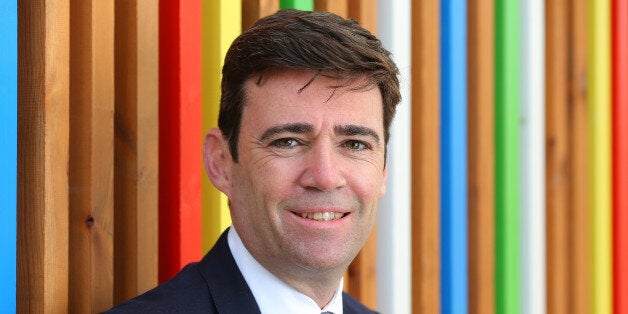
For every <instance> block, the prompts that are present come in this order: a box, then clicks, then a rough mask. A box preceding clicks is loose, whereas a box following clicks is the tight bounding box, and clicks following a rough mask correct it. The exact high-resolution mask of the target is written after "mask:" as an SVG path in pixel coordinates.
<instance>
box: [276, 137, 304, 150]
mask: <svg viewBox="0 0 628 314" xmlns="http://www.w3.org/2000/svg"><path fill="white" fill-rule="evenodd" d="M270 144H271V145H272V146H275V147H279V148H291V147H295V146H297V145H299V141H297V140H296V139H293V138H280V139H278V140H274V141H272V142H271V143H270Z"/></svg>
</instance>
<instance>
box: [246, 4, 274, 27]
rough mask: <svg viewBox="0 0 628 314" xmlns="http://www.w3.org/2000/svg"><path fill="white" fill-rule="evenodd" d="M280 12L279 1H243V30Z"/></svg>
mask: <svg viewBox="0 0 628 314" xmlns="http://www.w3.org/2000/svg"><path fill="white" fill-rule="evenodd" d="M277 10H279V0H242V30H246V29H248V28H249V27H251V26H252V25H253V23H255V21H257V20H259V19H261V18H263V17H264V16H268V15H271V14H273V13H275V12H277Z"/></svg>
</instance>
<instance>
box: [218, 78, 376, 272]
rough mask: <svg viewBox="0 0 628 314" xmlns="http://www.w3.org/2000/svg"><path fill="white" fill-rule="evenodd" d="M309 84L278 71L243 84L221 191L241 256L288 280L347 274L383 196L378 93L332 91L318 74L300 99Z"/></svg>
mask: <svg viewBox="0 0 628 314" xmlns="http://www.w3.org/2000/svg"><path fill="white" fill-rule="evenodd" d="M313 75H314V72H311V71H283V72H279V73H273V74H272V75H270V76H266V77H264V80H263V81H262V82H261V84H259V85H257V84H255V78H254V79H253V80H249V81H248V82H247V83H246V85H245V89H246V105H245V107H244V111H243V116H242V123H241V129H240V139H239V143H238V152H239V160H238V163H233V162H232V161H230V166H229V168H230V180H229V182H230V184H229V185H230V186H229V187H228V188H227V189H225V190H226V191H224V192H225V193H227V196H228V197H229V199H230V201H231V215H232V219H233V224H234V226H235V228H236V230H237V231H238V233H239V234H240V237H241V238H242V240H243V242H244V244H245V246H246V247H247V249H248V250H249V251H250V252H251V253H252V255H253V256H254V257H255V258H256V259H257V260H258V261H259V262H260V263H262V264H263V265H264V266H265V267H266V268H268V269H270V270H271V271H272V272H275V273H276V272H282V273H284V274H287V275H290V274H301V273H303V270H310V271H312V272H317V271H330V270H332V271H344V269H345V268H346V267H348V265H349V263H350V262H351V261H352V260H353V258H354V257H355V255H356V254H357V253H358V251H359V250H360V248H361V247H362V246H363V244H364V242H365V241H366V239H367V237H368V235H369V233H370V232H371V228H372V226H373V223H374V221H375V218H376V214H377V203H378V200H379V199H380V198H381V197H382V196H383V195H384V192H385V179H386V171H385V165H384V154H385V143H384V130H383V121H382V97H381V94H380V91H379V89H378V88H371V89H367V90H359V91H351V90H348V89H347V88H341V89H337V90H335V91H334V90H333V89H332V88H330V86H333V85H337V84H338V81H337V80H336V79H330V78H327V77H324V76H323V75H321V76H318V77H317V78H316V79H315V80H314V81H313V82H312V83H311V84H310V85H309V86H307V87H306V88H304V89H303V90H302V91H301V92H298V91H299V90H300V89H301V88H303V87H304V85H306V83H307V82H308V81H310V80H311V79H312V77H313ZM357 83H358V84H361V83H363V82H362V81H358V82H357ZM351 87H353V86H351ZM332 94H333V95H332Z"/></svg>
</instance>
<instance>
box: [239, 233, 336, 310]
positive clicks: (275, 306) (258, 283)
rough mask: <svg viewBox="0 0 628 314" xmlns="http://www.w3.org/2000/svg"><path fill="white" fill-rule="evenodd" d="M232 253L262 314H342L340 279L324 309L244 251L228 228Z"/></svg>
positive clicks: (243, 247)
mask: <svg viewBox="0 0 628 314" xmlns="http://www.w3.org/2000/svg"><path fill="white" fill-rule="evenodd" d="M227 242H228V243H229V249H230V250H231V254H232V255H233V258H234V259H235V261H236V264H237V265H238V268H239V269H240V272H241V273H242V276H243V277H244V280H245V281H246V283H247V284H248V285H249V288H250V289H251V292H252V293H253V296H254V297H255V301H256V302H257V305H258V306H259V308H260V311H261V312H262V314H275V313H303V314H320V313H321V312H326V311H329V312H332V313H334V314H343V313H342V309H343V308H342V287H343V279H340V283H339V285H338V288H337V289H336V293H335V294H334V297H333V298H332V300H331V302H329V304H327V305H326V306H325V307H324V308H323V309H320V308H319V307H318V304H316V302H315V301H314V300H312V298H310V297H308V296H307V295H305V294H303V293H301V292H299V291H297V290H296V289H294V288H292V287H291V286H289V285H288V284H286V283H285V282H283V281H282V280H281V279H279V278H277V277H276V276H275V275H273V274H272V273H271V272H270V271H268V270H267V269H266V268H264V266H262V265H261V264H260V263H259V262H258V261H257V260H256V259H255V258H254V257H253V256H252V255H251V253H249V251H248V250H247V249H246V247H245V246H244V244H243V243H242V239H240V236H239V235H238V233H237V232H236V230H235V228H234V227H233V226H231V228H230V229H229V232H228V235H227Z"/></svg>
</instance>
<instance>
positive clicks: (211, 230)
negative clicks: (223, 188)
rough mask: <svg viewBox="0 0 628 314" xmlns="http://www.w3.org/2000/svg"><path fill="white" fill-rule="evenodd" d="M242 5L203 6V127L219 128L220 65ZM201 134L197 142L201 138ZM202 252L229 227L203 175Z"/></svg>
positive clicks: (219, 197)
mask: <svg viewBox="0 0 628 314" xmlns="http://www.w3.org/2000/svg"><path fill="white" fill-rule="evenodd" d="M241 5H242V3H241V2H240V1H239V0H237V1H235V0H216V1H211V2H209V3H205V5H204V6H203V34H204V35H203V56H202V58H203V109H202V110H203V111H202V112H203V127H202V132H207V131H208V130H209V129H211V128H215V127H217V126H218V109H219V105H220V80H221V78H222V76H221V73H222V64H223V61H224V59H225V55H226V54H227V50H228V49H229V46H231V42H233V40H234V39H235V38H236V37H237V36H238V35H240V32H241V28H240V27H241V25H242V20H241V19H242V13H241V12H242V6H241ZM202 132H200V133H199V138H203V137H202V136H203V135H204V134H203V133H202ZM202 178H203V179H202V185H203V190H202V191H203V196H202V198H203V252H207V251H209V249H211V247H212V246H213V245H214V243H215V242H216V240H218V237H219V236H220V234H221V233H222V232H223V231H224V230H225V229H226V228H227V227H228V226H229V225H231V216H230V215H229V206H228V205H227V197H226V196H225V195H224V194H223V193H221V192H220V191H218V189H216V188H215V187H214V186H213V185H212V183H211V182H210V181H209V179H208V177H207V176H206V175H205V174H203V176H202Z"/></svg>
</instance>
